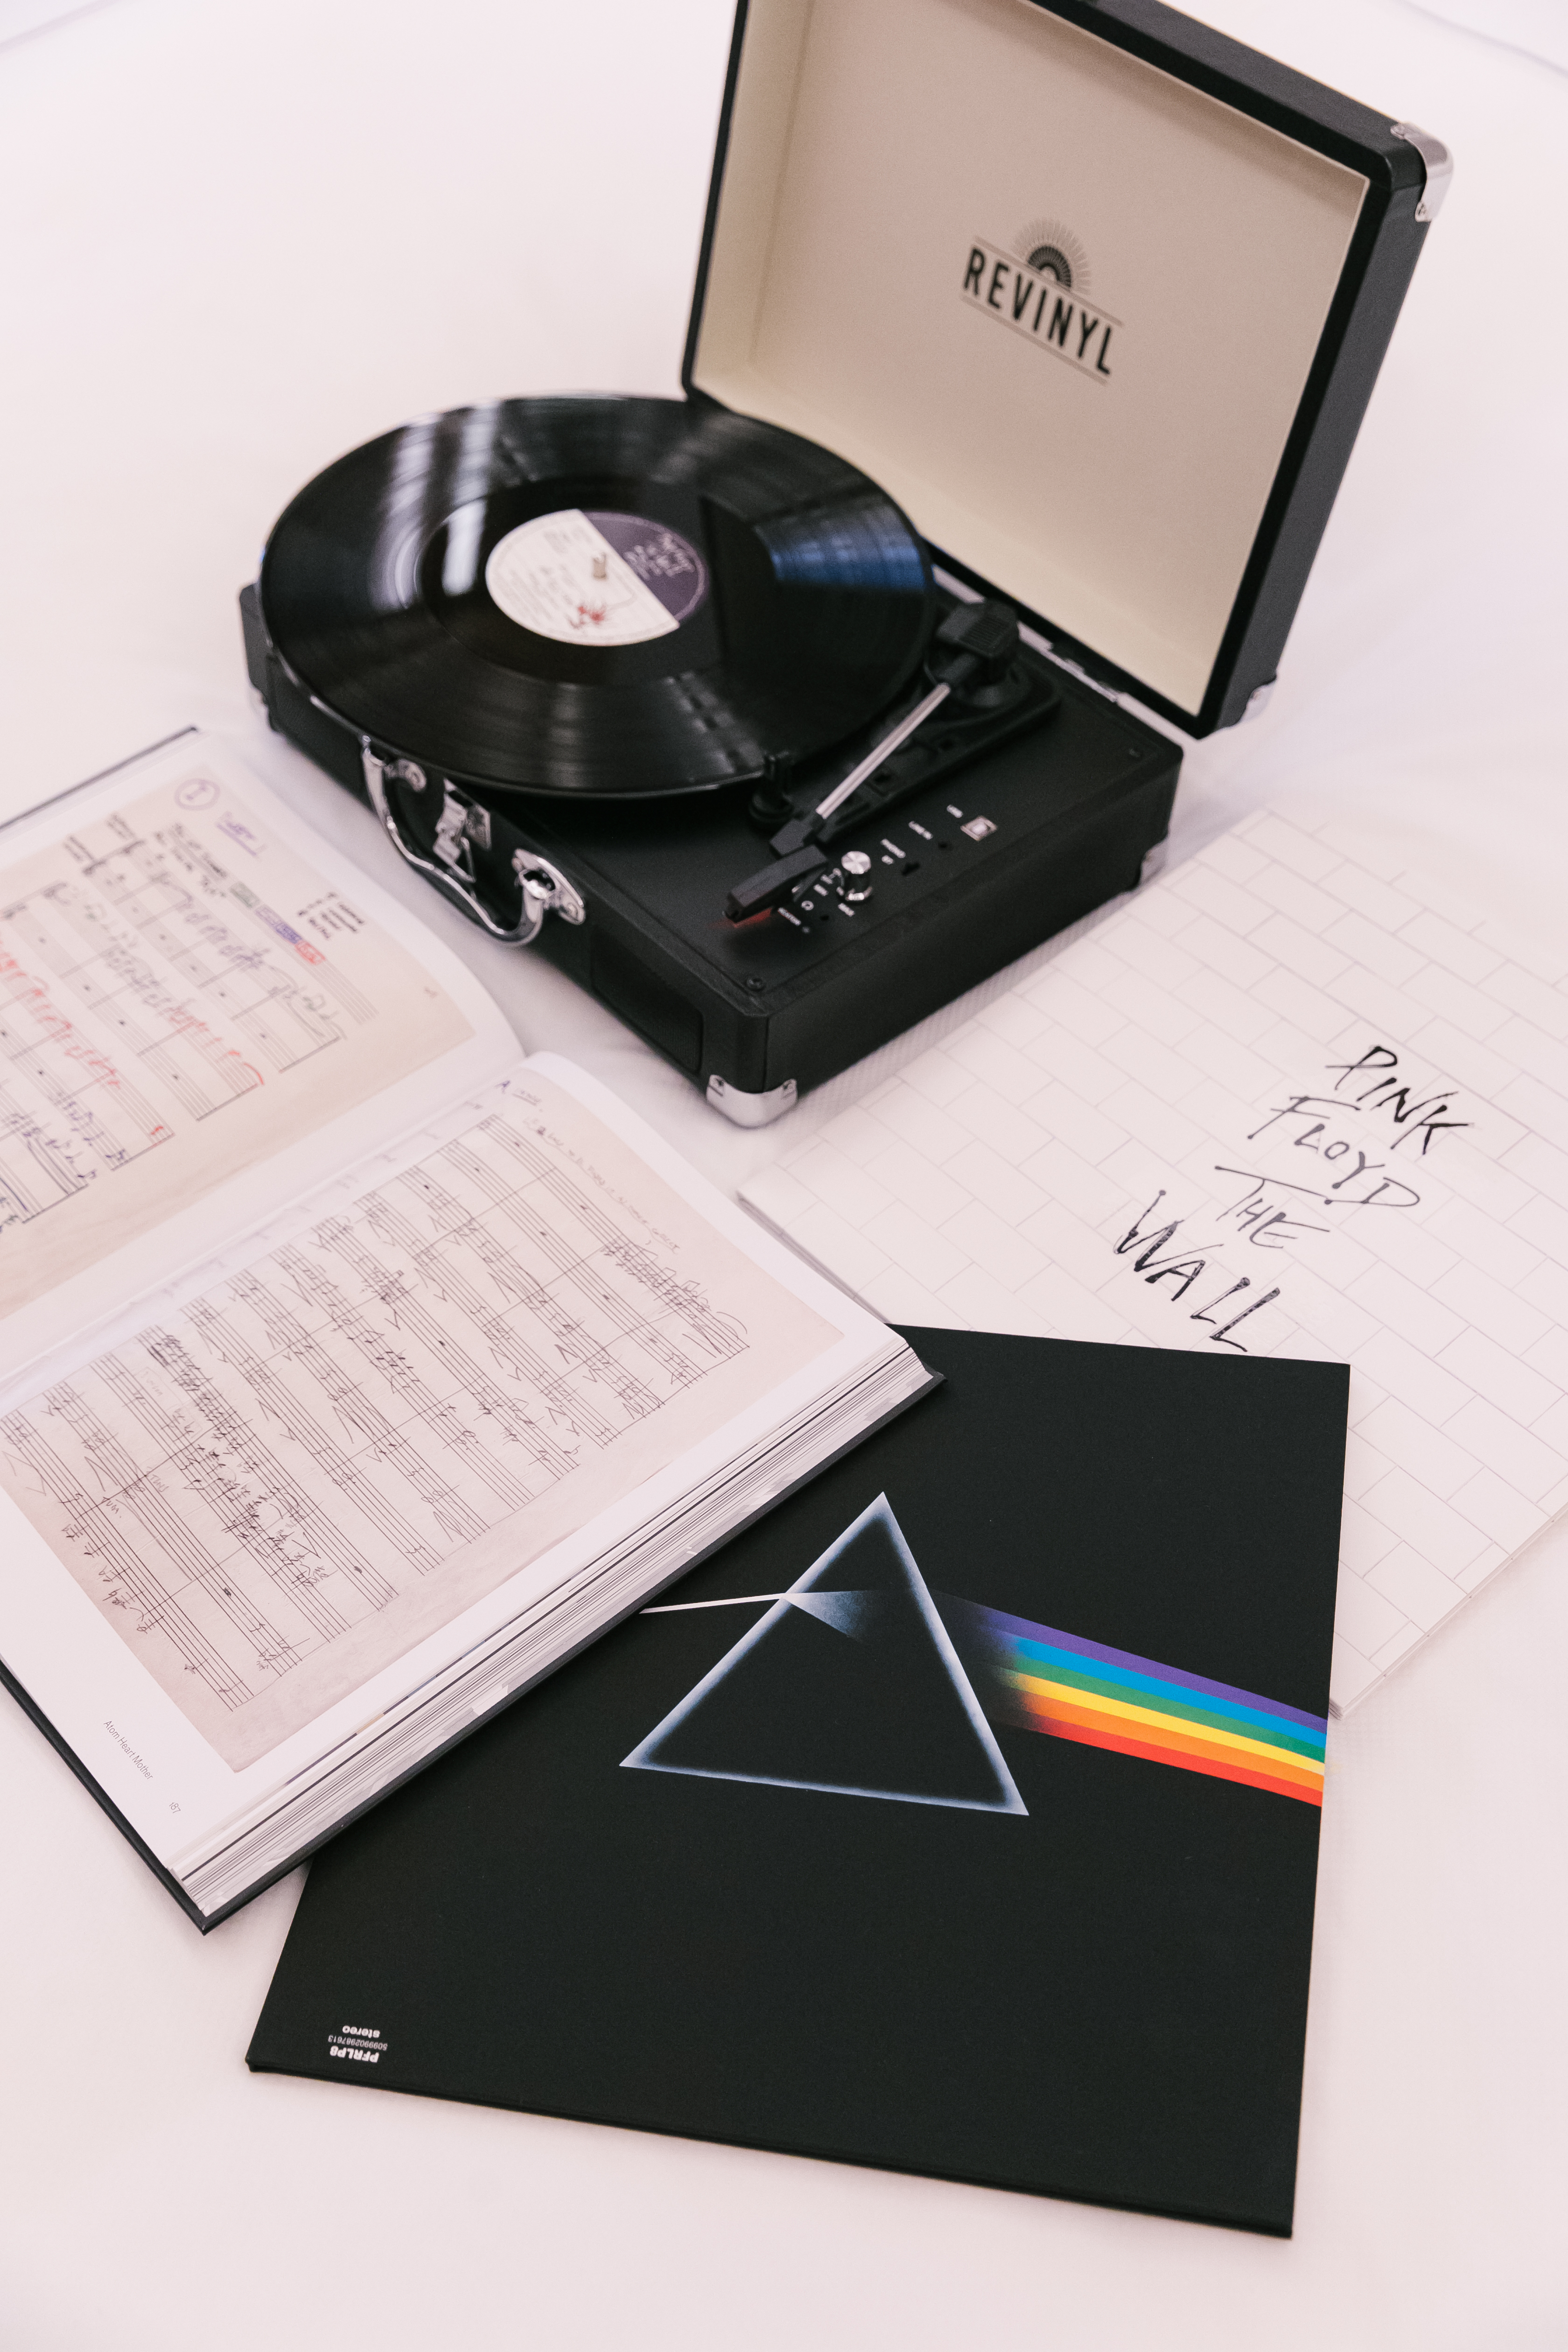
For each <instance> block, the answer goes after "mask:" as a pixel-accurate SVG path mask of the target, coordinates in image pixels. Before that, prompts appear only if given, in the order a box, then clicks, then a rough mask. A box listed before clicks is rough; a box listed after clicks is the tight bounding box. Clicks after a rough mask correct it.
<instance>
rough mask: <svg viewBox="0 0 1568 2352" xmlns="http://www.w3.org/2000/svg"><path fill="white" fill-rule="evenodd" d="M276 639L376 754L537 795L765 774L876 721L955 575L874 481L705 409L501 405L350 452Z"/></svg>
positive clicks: (315, 523)
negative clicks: (938, 582)
mask: <svg viewBox="0 0 1568 2352" xmlns="http://www.w3.org/2000/svg"><path fill="white" fill-rule="evenodd" d="M260 596H261V606H262V612H263V614H264V616H265V619H266V622H267V626H268V635H270V638H271V640H272V643H273V645H274V646H275V647H276V648H277V650H278V652H279V655H280V656H281V657H282V659H283V660H284V662H285V663H286V664H287V666H288V667H289V669H290V670H291V671H292V672H293V673H294V675H295V676H296V677H298V678H299V679H300V682H301V683H302V684H303V685H304V686H305V687H306V688H308V690H309V691H310V693H311V694H312V695H314V696H315V697H316V698H318V699H319V701H320V702H321V703H322V704H324V705H325V706H326V708H327V709H329V710H331V711H332V712H334V713H335V714H336V715H337V716H338V717H339V718H340V719H343V720H345V721H346V722H347V723H348V724H349V725H350V726H352V727H353V728H354V729H355V730H357V731H359V732H361V733H363V734H364V735H366V736H368V737H369V738H370V739H371V740H372V742H373V744H374V746H375V748H376V749H377V750H378V751H383V752H396V753H400V754H402V755H404V756H405V757H408V758H412V759H415V760H417V761H420V762H421V764H422V765H424V766H425V767H426V768H428V769H430V770H432V771H435V772H440V773H443V774H446V775H449V776H451V777H452V778H454V780H456V781H458V782H462V781H469V782H478V783H489V784H492V785H494V784H499V785H502V786H510V787H512V788H514V789H516V790H520V791H524V792H531V793H591V794H604V795H615V796H631V795H641V794H645V793H678V792H690V791H694V790H703V789H710V788H712V787H713V786H716V785H720V784H726V783H730V782H736V781H738V780H742V779H747V778H754V777H756V776H759V775H761V774H763V772H765V771H767V770H769V769H770V768H771V767H772V766H773V764H774V763H776V762H783V763H785V764H786V765H787V764H789V763H792V762H794V761H799V760H804V759H807V758H810V757H811V756H813V755H814V754H815V753H817V752H820V751H825V750H826V749H827V748H828V747H829V746H830V745H831V744H833V743H835V742H837V741H838V740H840V739H841V738H843V737H845V736H847V735H849V734H851V733H852V732H853V731H854V730H856V729H857V728H858V727H861V726H864V725H865V724H866V723H867V722H868V720H869V719H874V718H875V717H876V716H877V714H878V713H879V711H880V710H881V709H882V708H883V707H884V706H885V705H886V704H887V703H888V702H889V701H890V700H891V698H893V697H894V696H895V695H896V694H897V693H898V692H899V690H900V688H901V687H902V686H903V685H904V684H905V683H906V682H907V681H908V679H909V678H910V676H911V675H912V673H913V671H914V669H915V667H916V666H917V665H918V663H919V661H920V658H921V653H922V651H923V649H924V646H925V643H926V638H927V635H928V633H929V629H930V625H931V612H932V590H931V573H930V567H929V564H928V562H927V561H926V557H925V553H924V551H923V549H922V548H921V542H920V541H919V539H918V538H917V537H916V535H915V532H914V530H913V529H912V527H911V525H910V522H909V520H907V518H906V517H905V516H904V515H903V514H902V513H901V512H900V509H898V507H896V506H895V505H894V504H893V502H892V500H891V499H889V498H888V497H887V496H886V495H885V493H884V492H883V491H881V490H880V489H879V488H878V487H877V485H876V483H875V482H873V481H871V480H870V479H869V478H868V476H866V475H865V474H862V473H860V472H859V471H858V469H857V468H856V467H853V466H850V465H847V464H846V463H845V462H844V460H843V459H842V458H839V457H834V456H833V455H832V453H831V452H830V451H828V450H826V449H822V448H818V447H817V446H816V444H815V443H813V442H810V441H805V440H803V439H801V438H800V436H798V435H796V434H793V433H786V432H784V431H782V430H781V429H780V428H779V427H777V426H775V425H762V424H758V423H757V422H755V421H754V420H753V419H752V418H749V417H744V416H737V415H732V414H731V412H730V411H729V410H727V409H723V408H720V407H717V406H714V405H712V404H709V403H707V402H687V401H678V400H640V399H617V398H613V397H604V398H597V397H595V398H560V399H550V400H510V401H498V402H494V403H491V404H489V405H487V406H483V407H474V408H460V409H453V410H451V411H449V412H448V413H447V414H446V415H440V416H435V417H428V418H426V419H424V420H423V421H421V422H419V423H417V424H414V425H404V426H402V427H400V428H399V430H398V431H396V432H395V433H388V434H385V435H384V436H382V438H381V439H380V440H377V441H371V442H367V443H366V444H365V445H364V446H363V448H359V449H354V450H351V451H350V453H349V454H348V456H347V457H340V458H339V459H338V461H337V463H336V464H335V465H332V466H329V467H327V469H326V471H325V472H324V473H321V474H318V475H317V477H316V478H315V479H314V480H313V481H311V482H310V483H307V485H306V487H305V488H303V489H302V490H301V491H300V494H299V496H298V497H297V498H296V499H294V500H293V502H292V503H291V504H290V505H289V507H287V508H286V509H285V510H284V512H283V514H282V515H281V517H280V518H279V521H278V523H277V525H276V527H275V529H274V530H273V532H272V536H271V538H270V540H269V541H268V547H267V551H266V555H265V558H264V560H263V563H262V570H261V581H260Z"/></svg>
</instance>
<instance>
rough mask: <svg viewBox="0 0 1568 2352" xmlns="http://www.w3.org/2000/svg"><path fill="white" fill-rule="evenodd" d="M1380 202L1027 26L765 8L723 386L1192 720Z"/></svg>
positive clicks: (799, 4) (1032, 23)
mask: <svg viewBox="0 0 1568 2352" xmlns="http://www.w3.org/2000/svg"><path fill="white" fill-rule="evenodd" d="M1365 190H1366V182H1365V180H1364V179H1363V177H1362V176H1361V175H1360V174H1359V173H1354V172H1352V171H1349V170H1347V169H1346V168H1345V167H1344V166H1343V165H1342V164H1338V163H1331V161H1329V160H1328V159H1327V158H1326V157H1324V156H1321V155H1319V154H1316V153H1314V152H1312V151H1311V150H1310V149H1309V148H1305V147H1302V146H1300V145H1299V144H1298V143H1297V142H1295V141H1293V140H1291V139H1288V138H1286V137H1284V136H1283V135H1282V134H1281V133H1279V132H1278V131H1271V130H1268V129H1267V128H1266V127H1265V126H1264V125H1262V124H1260V123H1258V122H1255V121H1252V120H1251V119H1250V118H1249V117H1247V116H1246V115H1243V114H1240V113H1237V111H1236V110H1234V109H1233V108H1230V107H1227V106H1225V105H1223V104H1221V103H1220V102H1219V101H1218V100H1215V99H1211V98H1208V97H1205V95H1203V94H1202V93H1201V92H1199V91H1197V90H1194V89H1190V88H1188V87H1187V86H1186V85H1185V84H1184V83H1182V82H1179V81H1176V80H1174V79H1172V78H1171V77H1170V76H1169V75H1167V74H1164V73H1162V72H1160V71H1159V70H1158V69H1157V68H1153V67H1152V66H1147V65H1144V64H1143V63H1142V62H1141V61H1140V60H1139V59H1137V58H1131V57H1129V56H1128V55H1127V54H1126V53H1125V52H1124V51H1123V50H1121V49H1118V48H1115V47H1112V46H1111V45H1110V43H1109V42H1107V41H1104V40H1100V39H1099V38H1097V37H1095V36H1094V35H1092V34H1089V33H1085V32H1081V31H1079V29H1078V27H1077V26H1071V25H1068V24H1066V23H1064V22H1063V21H1062V20H1061V19H1060V18H1059V17H1055V16H1050V15H1048V14H1047V13H1046V12H1045V11H1044V10H1043V9H1041V8H1037V7H1035V6H1034V5H1030V0H752V5H751V10H750V15H749V17H748V22H747V31H746V38H745V47H744V51H743V55H742V67H741V76H740V81H739V85H738V88H737V91H736V97H735V107H734V115H733V120H732V124H731V141H730V148H729V154H728V159H727V163H726V168H725V175H724V185H723V193H722V198H721V205H720V210H719V215H718V221H717V226H716V228H715V232H714V239H713V247H712V252H711V256H710V270H709V278H708V286H707V293H706V299H705V302H704V306H703V312H702V319H701V324H700V335H699V339H698V343H697V348H696V354H695V360H694V364H693V370H692V378H693V382H694V383H695V384H696V386H697V387H698V389H699V390H700V391H702V392H706V393H709V394H711V395H712V396H713V397H714V398H715V399H718V400H721V401H723V402H724V403H725V404H726V405H727V406H729V407H731V408H734V409H738V410H741V411H742V412H743V413H745V414H746V415H752V416H759V417H763V418H766V419H768V420H769V421H770V422H772V423H773V424H777V425H787V426H788V427H790V428H791V430H793V431H795V432H796V433H802V434H805V435H806V436H808V437H809V438H810V439H812V440H814V441H817V442H820V443H823V444H824V445H825V446H827V447H829V448H832V449H835V450H837V452H838V453H839V454H840V455H841V456H843V457H847V458H849V459H851V460H852V461H853V462H854V463H855V464H857V465H858V466H861V467H864V468H865V470H866V472H867V473H868V474H870V475H872V476H873V477H874V478H876V480H878V481H879V483H881V485H882V486H883V488H885V489H887V490H888V491H889V493H890V494H891V495H892V496H893V497H894V498H896V499H898V500H899V501H900V504H901V505H902V506H903V507H904V508H905V509H907V511H908V512H909V514H910V516H911V517H912V519H913V520H914V521H915V523H916V525H917V526H918V528H919V529H920V530H921V531H922V532H923V533H924V534H925V535H926V537H927V538H929V539H931V540H932V541H934V542H935V543H936V544H937V545H938V546H939V547H942V548H944V549H946V550H947V551H949V552H950V553H951V554H952V555H953V556H955V557H956V558H957V559H958V560H959V561H960V562H963V563H965V564H968V565H970V566H972V567H973V569H974V570H975V571H976V572H979V573H980V574H981V575H982V576H983V577H984V578H985V579H986V580H988V581H990V582H991V583H994V585H995V586H996V587H998V588H1000V589H1002V590H1003V591H1004V592H1005V593H1008V594H1010V595H1012V596H1014V597H1016V599H1017V600H1018V601H1019V602H1020V603H1022V604H1027V605H1029V606H1031V607H1032V608H1033V609H1034V610H1035V611H1036V612H1037V613H1040V614H1044V615H1045V616H1046V617H1047V620H1049V621H1050V622H1051V623H1052V624H1053V625H1055V626H1056V627H1057V628H1058V629H1061V630H1063V631H1065V632H1066V633H1068V635H1071V636H1074V637H1076V638H1078V639H1079V641H1080V642H1082V643H1083V644H1085V645H1087V646H1091V647H1092V648H1093V649H1094V650H1095V651H1096V652H1097V653H1098V654H1099V655H1100V656H1102V657H1103V658H1104V659H1106V660H1108V661H1110V662H1112V663H1115V664H1116V665H1117V666H1118V667H1121V669H1124V670H1126V671H1128V672H1130V673H1131V675H1132V676H1133V677H1136V678H1139V679H1141V680H1142V682H1143V684H1144V685H1145V686H1146V687H1148V688H1152V689H1153V690H1154V691H1155V692H1157V693H1159V694H1161V695H1163V696H1165V697H1166V698H1168V699H1169V700H1170V701H1172V702H1173V703H1175V704H1176V705H1177V706H1178V707H1179V708H1180V709H1184V710H1187V711H1194V712H1195V711H1196V710H1197V709H1198V707H1199V705H1200V703H1201V702H1202V700H1203V696H1204V691H1205V686H1206V685H1207V682H1208V678H1209V674H1210V672H1211V670H1212V669H1213V667H1214V663H1215V656H1216V655H1217V653H1218V650H1219V645H1220V639H1221V637H1222V635H1223V634H1224V631H1225V627H1226V622H1227V621H1228V619H1229V617H1230V613H1231V608H1232V605H1233V604H1234V603H1235V600H1236V595H1237V589H1238V588H1239V586H1240V583H1241V577H1242V572H1243V570H1244V568H1245V566H1246V563H1247V557H1248V555H1249V553H1250V551H1251V548H1252V544H1253V541H1254V539H1255V537H1256V535H1257V531H1258V524H1259V521H1260V520H1261V517H1262V513H1263V509H1264V505H1265V502H1266V500H1267V499H1268V493H1269V490H1270V488H1271V487H1272V484H1273V481H1274V477H1275V474H1276V471H1277V470H1278V467H1279V460H1280V457H1281V453H1282V451H1283V449H1284V446H1285V441H1286V436H1287V435H1288V434H1289V429H1290V425H1291V423H1292V421H1293V419H1294V417H1295V415H1296V410H1297V407H1298V404H1299V403H1300V397H1301V394H1302V390H1303V387H1304V385H1305V383H1306V378H1307V373H1308V371H1309V369H1310V365H1311V362H1312V357H1313V353H1314V352H1315V351H1316V348H1317V344H1318V341H1319V338H1320V335H1321V331H1322V328H1323V322H1324V319H1325V317H1326V315H1327V312H1328V309H1329V305H1330V303H1331V299H1332V298H1333V294H1334V290H1335V288H1336V286H1337V284H1338V281H1339V278H1340V273H1341V270H1342V268H1343V265H1344V260H1345V254H1346V250H1347V247H1348V246H1349V244H1350V239H1351V235H1352V230H1353V228H1354V226H1355V222H1356V217H1357V215H1358V213H1359V211H1360V208H1361V204H1362V199H1363V195H1364V194H1365ZM1031 256H1033V257H1034V259H1033V260H1032V261H1031V258H1030V257H1031ZM1069 279H1070V284H1069V283H1068V280H1069Z"/></svg>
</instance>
